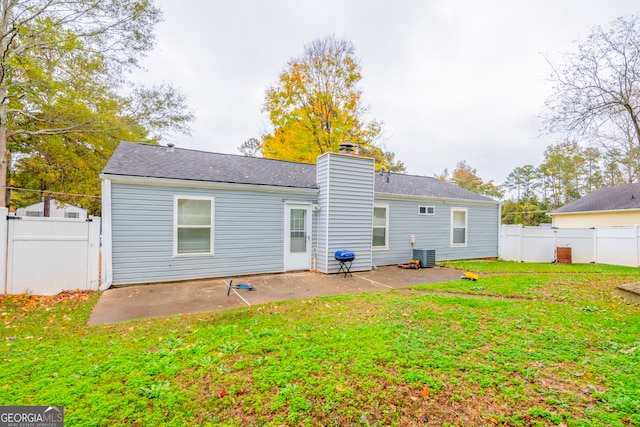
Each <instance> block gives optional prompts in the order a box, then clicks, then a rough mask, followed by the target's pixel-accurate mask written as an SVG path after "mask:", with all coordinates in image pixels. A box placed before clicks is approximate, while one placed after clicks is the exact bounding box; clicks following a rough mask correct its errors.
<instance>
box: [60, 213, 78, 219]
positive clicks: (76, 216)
mask: <svg viewBox="0 0 640 427" xmlns="http://www.w3.org/2000/svg"><path fill="white" fill-rule="evenodd" d="M64 217H65V218H80V215H78V212H65V213H64Z"/></svg>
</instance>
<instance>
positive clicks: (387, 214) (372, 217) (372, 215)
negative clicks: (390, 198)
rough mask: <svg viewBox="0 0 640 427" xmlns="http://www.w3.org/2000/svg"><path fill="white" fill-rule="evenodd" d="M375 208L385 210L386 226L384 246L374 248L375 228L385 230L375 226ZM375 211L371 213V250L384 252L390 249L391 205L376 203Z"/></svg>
mask: <svg viewBox="0 0 640 427" xmlns="http://www.w3.org/2000/svg"><path fill="white" fill-rule="evenodd" d="M375 208H384V209H385V225H384V246H373V229H374V228H383V227H382V226H376V225H373V224H374V222H375V216H374V212H375ZM373 209H374V210H373V211H372V212H371V225H372V227H371V250H373V251H384V250H388V249H389V205H388V204H381V203H375V204H374V205H373Z"/></svg>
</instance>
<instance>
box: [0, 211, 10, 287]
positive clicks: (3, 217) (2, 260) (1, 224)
mask: <svg viewBox="0 0 640 427" xmlns="http://www.w3.org/2000/svg"><path fill="white" fill-rule="evenodd" d="M7 215H9V209H7V208H0V284H1V286H0V289H1V290H2V292H3V293H5V294H6V293H7V250H8V248H7V245H8V244H9V241H8V240H7V236H8V233H9V230H8V229H7V226H8V225H9V224H8V223H9V221H8V220H7Z"/></svg>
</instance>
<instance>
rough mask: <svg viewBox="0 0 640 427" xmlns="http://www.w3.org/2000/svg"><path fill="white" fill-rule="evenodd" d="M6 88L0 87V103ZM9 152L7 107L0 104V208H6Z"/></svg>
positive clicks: (4, 95)
mask: <svg viewBox="0 0 640 427" xmlns="http://www.w3.org/2000/svg"><path fill="white" fill-rule="evenodd" d="M6 94H7V90H6V88H4V87H3V86H0V102H2V100H3V99H5V97H6ZM8 159H9V152H8V150H7V107H6V106H5V105H3V104H0V207H5V206H7V202H8V199H7V192H8V188H7V165H8Z"/></svg>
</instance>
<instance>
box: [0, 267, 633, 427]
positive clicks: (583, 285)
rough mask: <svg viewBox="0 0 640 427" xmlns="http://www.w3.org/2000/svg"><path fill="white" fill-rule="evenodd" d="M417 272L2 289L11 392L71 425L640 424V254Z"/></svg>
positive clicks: (4, 356)
mask: <svg viewBox="0 0 640 427" xmlns="http://www.w3.org/2000/svg"><path fill="white" fill-rule="evenodd" d="M452 265H453V266H455V267H457V268H461V269H466V270H469V271H474V272H477V273H479V274H480V279H479V280H478V281H475V282H473V281H465V280H458V281H455V282H447V283H437V284H429V285H422V286H417V287H413V288H411V289H401V290H389V291H380V292H370V293H363V294H356V295H340V296H335V297H323V298H314V299H309V300H297V301H287V302H283V303H278V304H270V305H264V306H254V307H248V308H239V309H234V310H228V311H220V312H211V313H204V314H194V315H188V316H177V317H168V318H163V319H153V320H138V321H130V322H124V323H120V324H114V325H105V326H95V327H87V326H85V321H86V319H87V318H88V315H89V312H90V310H91V308H92V306H93V304H94V303H95V301H96V300H97V298H98V294H97V293H96V294H83V293H75V294H69V295H66V296H65V298H38V297H29V296H8V297H3V299H2V300H1V302H0V318H1V319H2V322H3V328H2V329H1V332H0V346H1V350H0V360H1V363H0V405H63V406H64V407H65V422H66V424H65V425H68V426H113V425H134V426H156V425H166V426H192V425H211V426H218V425H220V426H247V425H254V426H279V425H287V426H317V425H323V426H352V425H353V426H367V425H371V426H383V425H384V426H388V425H398V426H413V425H429V426H630V425H640V307H639V306H638V305H630V304H627V303H626V302H625V301H623V300H622V299H620V298H619V297H617V296H616V293H615V287H616V286H617V285H619V284H623V283H631V282H637V281H640V271H639V270H638V269H630V268H624V267H612V266H598V265H553V264H520V263H508V262H498V261H484V262H480V261H476V262H460V263H452Z"/></svg>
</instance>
